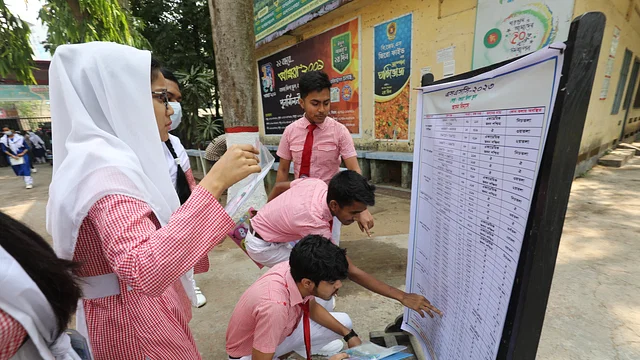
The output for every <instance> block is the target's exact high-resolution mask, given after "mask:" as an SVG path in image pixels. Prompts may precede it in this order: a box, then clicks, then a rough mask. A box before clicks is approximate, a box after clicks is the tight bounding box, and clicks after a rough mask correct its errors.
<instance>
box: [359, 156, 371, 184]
mask: <svg viewBox="0 0 640 360" xmlns="http://www.w3.org/2000/svg"><path fill="white" fill-rule="evenodd" d="M358 165H360V170H362V176H364V177H365V178H366V179H371V166H370V165H369V160H368V159H364V158H358Z"/></svg>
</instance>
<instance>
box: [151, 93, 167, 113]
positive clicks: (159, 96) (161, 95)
mask: <svg viewBox="0 0 640 360" xmlns="http://www.w3.org/2000/svg"><path fill="white" fill-rule="evenodd" d="M151 96H153V97H155V98H156V99H159V100H162V102H164V108H165V109H166V110H169V94H168V93H167V89H164V90H162V91H152V92H151Z"/></svg>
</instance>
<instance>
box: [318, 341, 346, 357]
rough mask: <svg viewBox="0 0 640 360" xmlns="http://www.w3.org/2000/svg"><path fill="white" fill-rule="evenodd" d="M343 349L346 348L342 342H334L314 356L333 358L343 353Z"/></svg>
mask: <svg viewBox="0 0 640 360" xmlns="http://www.w3.org/2000/svg"><path fill="white" fill-rule="evenodd" d="M343 347H344V343H343V342H342V340H340V339H338V340H333V341H332V342H330V343H328V344H327V345H325V346H323V347H322V349H320V351H318V353H317V354H313V355H320V356H327V357H329V356H333V355H335V354H337V353H339V352H340V351H342V348H343Z"/></svg>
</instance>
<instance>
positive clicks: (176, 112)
mask: <svg viewBox="0 0 640 360" xmlns="http://www.w3.org/2000/svg"><path fill="white" fill-rule="evenodd" d="M169 105H171V107H172V108H173V115H171V131H173V130H175V129H177V128H178V125H180V122H181V121H182V106H181V105H180V103H179V102H175V101H171V102H169Z"/></svg>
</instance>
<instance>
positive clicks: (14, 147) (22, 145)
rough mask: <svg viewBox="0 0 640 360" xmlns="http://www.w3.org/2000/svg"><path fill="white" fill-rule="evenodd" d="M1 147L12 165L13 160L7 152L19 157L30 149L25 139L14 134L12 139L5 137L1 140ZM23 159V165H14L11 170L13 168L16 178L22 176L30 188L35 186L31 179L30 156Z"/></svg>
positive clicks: (26, 155)
mask: <svg viewBox="0 0 640 360" xmlns="http://www.w3.org/2000/svg"><path fill="white" fill-rule="evenodd" d="M0 147H1V148H2V153H3V154H5V156H6V157H7V160H8V161H9V162H10V164H11V161H12V159H13V158H12V157H10V156H8V155H6V153H7V152H10V153H11V154H13V155H18V154H21V153H22V152H24V151H25V150H28V149H29V148H28V147H27V143H26V141H25V139H24V137H22V136H21V135H18V134H14V135H13V137H11V138H9V137H8V136H6V135H5V136H3V137H2V139H0ZM21 159H22V160H20V161H21V162H22V163H21V164H17V165H13V164H12V165H11V168H13V172H14V173H15V174H16V176H22V177H23V178H24V182H25V184H26V185H27V186H30V185H32V184H33V178H32V177H31V162H30V159H29V155H28V154H25V155H24V156H22V157H21Z"/></svg>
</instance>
